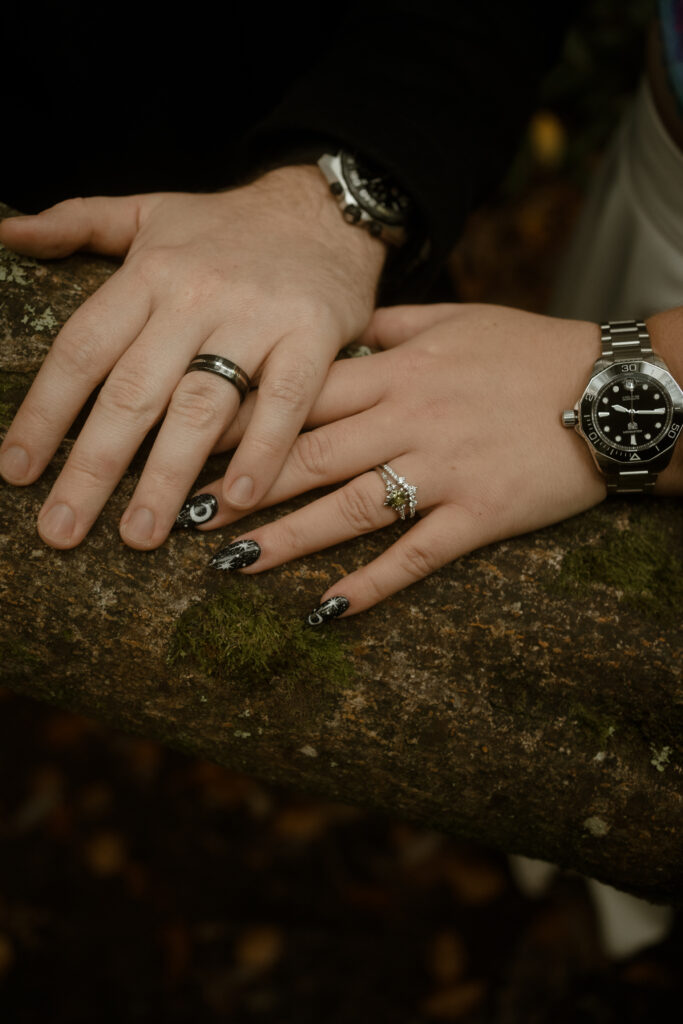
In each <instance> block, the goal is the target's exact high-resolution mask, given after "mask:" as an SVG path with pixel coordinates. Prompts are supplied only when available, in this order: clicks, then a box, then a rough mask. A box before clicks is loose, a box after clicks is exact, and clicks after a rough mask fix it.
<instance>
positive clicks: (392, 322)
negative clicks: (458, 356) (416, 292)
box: [358, 302, 458, 348]
mask: <svg viewBox="0 0 683 1024" xmlns="http://www.w3.org/2000/svg"><path fill="white" fill-rule="evenodd" d="M457 310H458V306H457V305H455V304H454V303H452V302H439V303H436V304H434V305H431V306H430V305H427V306H388V307H386V308H384V309H377V310H375V312H374V314H373V317H372V320H371V321H370V323H369V324H368V326H367V327H366V329H365V330H364V331H363V333H362V335H361V336H360V338H359V339H358V340H359V341H360V342H362V343H363V344H364V345H375V346H377V345H379V347H380V348H393V347H394V346H395V345H402V344H403V342H405V341H409V340H410V339H411V338H414V337H415V336H416V335H418V334H421V333H422V332H423V331H426V330H429V328H430V327H434V326H435V325H436V324H440V323H441V322H442V320H448V319H450V318H451V317H452V316H453V315H454V313H456V312H457Z"/></svg>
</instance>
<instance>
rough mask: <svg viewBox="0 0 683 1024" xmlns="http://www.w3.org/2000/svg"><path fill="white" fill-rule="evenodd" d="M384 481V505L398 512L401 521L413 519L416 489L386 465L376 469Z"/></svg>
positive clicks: (415, 509) (415, 506) (415, 510)
mask: <svg viewBox="0 0 683 1024" xmlns="http://www.w3.org/2000/svg"><path fill="white" fill-rule="evenodd" d="M376 469H377V472H378V473H379V475H380V476H381V477H382V480H383V481H384V490H385V498H384V504H385V505H386V507H387V508H392V509H393V510H394V512H398V514H399V515H400V517H401V519H405V518H406V516H408V518H409V519H414V517H415V513H416V512H417V487H415V486H414V485H413V484H409V483H407V482H406V479H405V477H403V476H399V475H398V473H395V472H394V470H393V469H392V468H391V466H387V465H386V463H385V464H383V465H381V466H377V467H376Z"/></svg>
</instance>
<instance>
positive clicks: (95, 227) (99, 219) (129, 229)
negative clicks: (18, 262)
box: [0, 196, 143, 259]
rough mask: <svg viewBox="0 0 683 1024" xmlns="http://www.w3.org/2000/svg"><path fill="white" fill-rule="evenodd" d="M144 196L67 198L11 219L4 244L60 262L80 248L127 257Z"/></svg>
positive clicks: (1, 234)
mask: <svg viewBox="0 0 683 1024" xmlns="http://www.w3.org/2000/svg"><path fill="white" fill-rule="evenodd" d="M142 201H143V197H142V196H121V197H118V196H116V197H108V196H93V197H91V198H88V199H67V200H65V201H64V202H63V203H57V205H56V206H51V207H50V208H49V209H47V210H43V211H42V213H38V214H35V215H34V216H30V217H8V218H7V219H6V220H4V221H3V222H2V224H0V242H2V243H3V245H6V246H7V247H8V248H9V249H14V250H15V251H16V252H20V253H23V254H24V255H25V256H36V257H38V258H41V259H58V258H59V257H62V256H68V255H70V253H72V252H76V250H78V249H89V250H91V251H92V252H100V253H103V254H105V255H107V256H124V255H125V254H126V252H127V251H128V249H129V247H130V245H131V242H132V241H133V238H134V237H135V234H136V232H137V230H138V227H139V219H140V210H141V206H142Z"/></svg>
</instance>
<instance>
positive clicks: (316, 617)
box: [306, 595, 349, 626]
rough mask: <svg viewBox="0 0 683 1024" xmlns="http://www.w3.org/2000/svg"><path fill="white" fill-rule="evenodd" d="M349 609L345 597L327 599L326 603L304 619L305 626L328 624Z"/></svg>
mask: <svg viewBox="0 0 683 1024" xmlns="http://www.w3.org/2000/svg"><path fill="white" fill-rule="evenodd" d="M348 607H349V600H348V598H346V597H341V595H339V596H337V597H328V599H327V601H323V603H322V604H321V605H320V606H319V607H318V608H316V609H314V611H312V612H311V614H310V615H308V616H307V617H306V625H307V626H322V624H323V623H324V622H329V620H330V619H336V618H337V617H338V616H339V615H343V614H344V612H345V611H346V610H347V608H348Z"/></svg>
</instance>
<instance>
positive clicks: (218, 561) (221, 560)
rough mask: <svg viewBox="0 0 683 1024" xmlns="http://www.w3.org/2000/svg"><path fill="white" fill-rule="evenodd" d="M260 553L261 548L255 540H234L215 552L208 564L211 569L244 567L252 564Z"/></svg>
mask: <svg viewBox="0 0 683 1024" xmlns="http://www.w3.org/2000/svg"><path fill="white" fill-rule="evenodd" d="M260 555H261V548H260V547H259V545H258V544H257V543H256V541H255V540H235V541H233V542H232V544H228V546H227V548H222V549H221V550H220V551H218V552H216V554H215V555H214V556H213V558H212V559H211V561H210V562H209V565H210V566H211V567H212V568H213V569H244V568H246V566H248V565H252V564H253V563H254V562H255V561H256V559H257V558H259V557H260Z"/></svg>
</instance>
